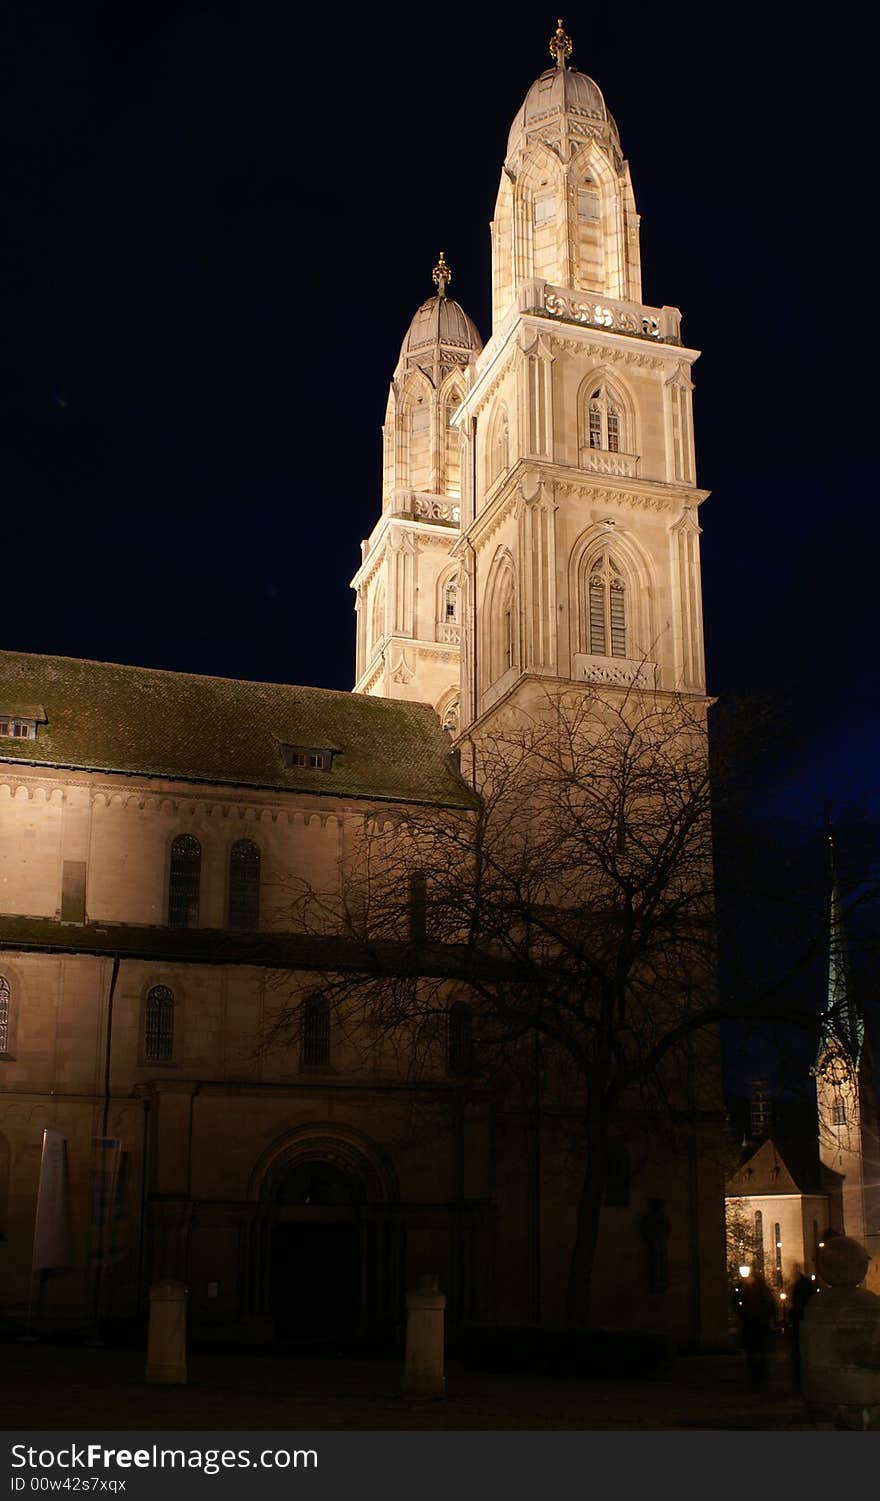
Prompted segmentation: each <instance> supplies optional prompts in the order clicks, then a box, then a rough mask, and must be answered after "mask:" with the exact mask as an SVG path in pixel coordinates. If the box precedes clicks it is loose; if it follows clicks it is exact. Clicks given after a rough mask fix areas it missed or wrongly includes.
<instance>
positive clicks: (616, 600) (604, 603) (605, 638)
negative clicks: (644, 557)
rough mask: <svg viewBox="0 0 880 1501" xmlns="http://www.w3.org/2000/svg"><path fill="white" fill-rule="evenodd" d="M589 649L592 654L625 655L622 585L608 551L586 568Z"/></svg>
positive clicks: (624, 601)
mask: <svg viewBox="0 0 880 1501" xmlns="http://www.w3.org/2000/svg"><path fill="white" fill-rule="evenodd" d="M589 594H590V602H589V608H590V652H591V653H592V655H593V656H596V657H625V656H626V586H625V584H624V582H623V576H622V575H621V572H620V569H619V568H618V566H617V564H616V563H615V561H614V559H613V558H612V557H611V556H610V554H607V553H602V554H601V556H600V557H598V558H597V559H596V561H595V562H594V563H593V565H592V567H591V569H590V583H589Z"/></svg>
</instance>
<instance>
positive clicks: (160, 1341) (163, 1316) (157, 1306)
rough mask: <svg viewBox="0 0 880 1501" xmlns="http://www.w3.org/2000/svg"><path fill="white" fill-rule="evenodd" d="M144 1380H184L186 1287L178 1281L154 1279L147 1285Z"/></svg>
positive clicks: (169, 1383)
mask: <svg viewBox="0 0 880 1501" xmlns="http://www.w3.org/2000/svg"><path fill="white" fill-rule="evenodd" d="M144 1379H145V1380H146V1381H161V1382H163V1383H165V1384H166V1385H171V1384H173V1383H175V1382H185V1381H186V1288H185V1287H184V1285H183V1283H182V1282H154V1283H153V1285H152V1287H151V1288H150V1327H149V1332H148V1334H147V1369H146V1371H145V1373H144Z"/></svg>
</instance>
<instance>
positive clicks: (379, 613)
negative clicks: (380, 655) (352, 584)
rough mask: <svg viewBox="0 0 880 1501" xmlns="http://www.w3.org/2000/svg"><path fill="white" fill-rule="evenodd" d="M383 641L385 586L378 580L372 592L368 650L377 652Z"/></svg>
mask: <svg viewBox="0 0 880 1501" xmlns="http://www.w3.org/2000/svg"><path fill="white" fill-rule="evenodd" d="M384 640H385V584H384V582H383V581H382V580H381V579H379V581H378V582H377V584H376V587H375V590H374V591H373V614H372V623H371V636H370V649H371V651H373V652H375V651H378V649H379V647H380V646H381V644H382V642H383V641H384Z"/></svg>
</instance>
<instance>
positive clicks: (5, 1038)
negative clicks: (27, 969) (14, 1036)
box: [0, 975, 9, 1053]
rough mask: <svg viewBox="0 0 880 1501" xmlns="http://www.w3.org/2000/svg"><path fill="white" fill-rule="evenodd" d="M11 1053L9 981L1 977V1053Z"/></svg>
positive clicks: (3, 976)
mask: <svg viewBox="0 0 880 1501" xmlns="http://www.w3.org/2000/svg"><path fill="white" fill-rule="evenodd" d="M8 1052H9V981H8V980H7V979H6V977H5V975H0V1053H8Z"/></svg>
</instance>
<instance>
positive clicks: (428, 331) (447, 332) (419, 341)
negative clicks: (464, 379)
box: [400, 294, 483, 359]
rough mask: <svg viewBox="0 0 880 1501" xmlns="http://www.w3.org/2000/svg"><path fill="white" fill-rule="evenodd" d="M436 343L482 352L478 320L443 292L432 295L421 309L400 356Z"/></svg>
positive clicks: (413, 322) (408, 332)
mask: <svg viewBox="0 0 880 1501" xmlns="http://www.w3.org/2000/svg"><path fill="white" fill-rule="evenodd" d="M434 344H440V345H445V346H447V347H448V348H450V349H466V350H468V351H470V350H473V352H474V354H479V352H480V350H481V349H482V347H483V341H482V339H481V338H480V335H479V333H478V331H477V327H476V324H475V323H473V322H472V321H471V319H470V318H469V317H468V315H467V313H466V312H465V310H464V308H463V307H462V306H461V305H460V303H458V302H453V300H452V298H451V297H441V296H439V294H438V295H437V296H435V297H428V298H427V299H426V301H425V302H423V303H422V305H421V307H420V308H418V309H417V311H416V313H415V315H414V317H413V320H412V322H411V323H410V326H409V328H408V329H407V331H406V337H405V338H404V341H403V343H402V344H401V346H400V357H401V359H405V358H406V356H407V355H414V354H420V353H421V352H422V351H423V350H424V349H429V348H431V347H432V346H433V345H434Z"/></svg>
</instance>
